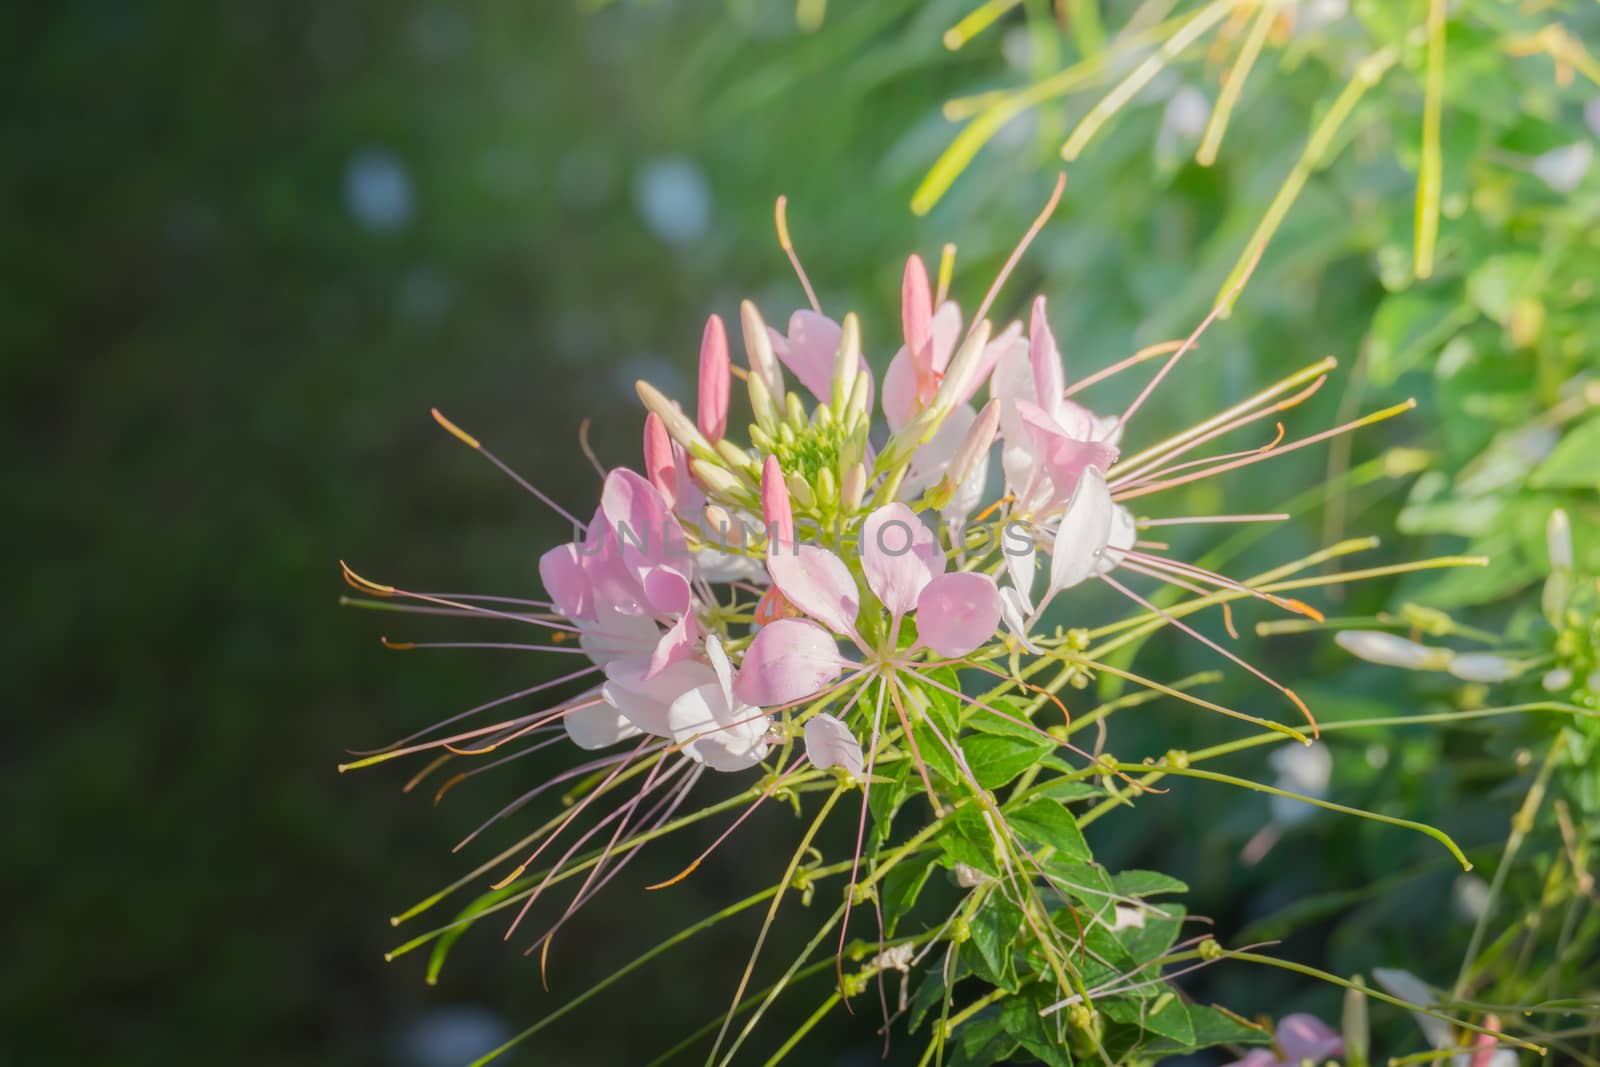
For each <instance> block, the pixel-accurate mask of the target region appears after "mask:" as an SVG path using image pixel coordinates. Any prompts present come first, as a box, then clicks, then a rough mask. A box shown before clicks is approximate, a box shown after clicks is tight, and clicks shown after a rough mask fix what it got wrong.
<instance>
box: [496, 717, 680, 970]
mask: <svg viewBox="0 0 1600 1067" xmlns="http://www.w3.org/2000/svg"><path fill="white" fill-rule="evenodd" d="M650 740H651V738H650V737H648V736H646V737H643V738H641V739H640V741H639V744H638V745H637V746H635V748H634V749H633V751H632V752H629V753H626V754H625V755H624V757H623V758H622V759H620V760H618V761H617V765H616V766H615V767H613V768H612V769H611V770H610V771H609V772H607V774H606V776H605V778H604V779H602V780H601V782H600V788H596V789H594V790H592V791H590V792H589V794H588V795H586V796H585V797H584V798H583V799H582V800H580V801H578V802H577V803H576V804H574V805H573V806H572V810H571V811H570V812H568V813H567V815H566V818H564V819H562V820H561V823H560V824H559V825H558V826H557V827H556V828H555V830H554V831H553V832H552V833H551V834H550V836H549V837H547V838H545V839H544V840H543V841H541V842H540V843H539V846H538V847H537V848H535V849H534V850H533V853H532V855H530V856H529V857H528V858H527V859H525V860H523V861H522V862H521V863H519V864H517V866H516V867H514V868H512V870H511V873H510V874H508V875H506V876H505V877H504V878H501V879H500V880H499V881H497V882H491V883H489V888H490V889H495V890H499V889H504V888H505V887H506V886H508V885H510V884H511V883H512V882H515V881H516V880H517V879H518V878H521V877H522V873H523V872H524V871H526V870H527V869H528V868H529V867H530V866H531V865H532V864H533V861H534V860H536V859H538V858H539V856H540V855H541V854H542V853H543V852H544V850H545V849H547V848H549V847H550V846H551V845H552V844H554V843H555V842H556V841H557V840H559V839H560V837H561V835H562V834H563V833H564V832H565V831H566V829H567V827H569V826H571V825H572V824H573V822H574V821H575V820H576V819H577V818H578V816H580V815H582V814H583V813H584V811H585V810H586V809H587V808H588V807H589V805H590V804H593V803H594V802H595V801H596V800H597V799H599V798H600V797H601V796H603V795H604V794H605V788H604V787H606V786H608V785H610V784H611V783H612V782H613V781H615V780H616V777H617V775H619V774H621V773H622V772H623V770H624V769H625V768H626V767H627V766H628V764H629V763H630V762H632V760H633V759H635V758H637V757H638V756H639V755H641V754H642V753H643V752H644V750H645V747H646V746H647V745H648V744H649V743H650ZM528 903H531V898H530V900H529V902H528ZM528 903H524V904H523V906H522V910H521V911H519V912H517V917H516V918H515V919H514V920H512V923H511V926H510V928H508V929H507V930H506V934H505V936H506V937H507V938H508V939H509V938H510V937H511V935H512V934H513V933H515V932H516V930H517V926H518V924H519V923H521V922H522V918H523V916H525V915H527V914H528Z"/></svg>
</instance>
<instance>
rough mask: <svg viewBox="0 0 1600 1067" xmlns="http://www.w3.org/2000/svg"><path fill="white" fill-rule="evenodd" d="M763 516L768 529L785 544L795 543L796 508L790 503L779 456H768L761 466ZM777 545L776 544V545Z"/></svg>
mask: <svg viewBox="0 0 1600 1067" xmlns="http://www.w3.org/2000/svg"><path fill="white" fill-rule="evenodd" d="M761 517H762V518H763V519H764V520H766V524H767V529H768V530H769V531H774V532H776V534H777V537H778V540H779V541H780V542H782V543H783V544H788V545H793V544H794V509H793V507H792V506H791V505H790V503H789V487H788V486H787V485H785V484H784V480H783V468H782V467H780V466H778V457H777V456H768V457H767V459H766V462H765V463H764V464H763V465H762V467H761ZM774 547H776V546H774Z"/></svg>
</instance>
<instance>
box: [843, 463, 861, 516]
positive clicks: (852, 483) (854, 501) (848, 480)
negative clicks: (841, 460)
mask: <svg viewBox="0 0 1600 1067" xmlns="http://www.w3.org/2000/svg"><path fill="white" fill-rule="evenodd" d="M866 495H867V468H866V466H865V464H861V463H857V464H855V465H854V466H853V467H851V468H850V469H849V470H847V471H845V474H844V480H843V482H842V483H841V484H840V486H839V504H840V506H841V507H842V508H843V509H844V510H845V512H846V513H853V512H855V511H858V510H860V508H861V501H862V499H863V498H864V497H865V496H866Z"/></svg>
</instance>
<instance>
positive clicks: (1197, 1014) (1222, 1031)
mask: <svg viewBox="0 0 1600 1067" xmlns="http://www.w3.org/2000/svg"><path fill="white" fill-rule="evenodd" d="M1189 1022H1190V1023H1191V1024H1192V1025H1193V1026H1194V1045H1193V1047H1194V1048H1197V1049H1202V1048H1210V1047H1211V1046H1212V1045H1265V1044H1266V1043H1267V1042H1268V1041H1270V1040H1272V1035H1271V1034H1269V1033H1267V1032H1266V1031H1264V1030H1258V1029H1257V1028H1255V1027H1253V1026H1246V1025H1245V1024H1244V1023H1241V1022H1239V1021H1238V1020H1236V1019H1231V1018H1229V1017H1228V1016H1226V1015H1224V1014H1223V1013H1222V1012H1220V1011H1218V1010H1217V1009H1216V1008H1213V1007H1211V1006H1210V1005H1208V1004H1191V1005H1189Z"/></svg>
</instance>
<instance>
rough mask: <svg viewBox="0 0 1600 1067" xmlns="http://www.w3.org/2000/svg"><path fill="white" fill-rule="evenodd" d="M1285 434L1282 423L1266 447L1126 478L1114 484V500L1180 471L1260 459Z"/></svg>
mask: <svg viewBox="0 0 1600 1067" xmlns="http://www.w3.org/2000/svg"><path fill="white" fill-rule="evenodd" d="M1283 434H1284V431H1283V423H1281V422H1280V423H1278V432H1277V433H1276V434H1274V435H1273V437H1272V440H1270V441H1268V442H1267V443H1266V444H1264V445H1257V446H1256V447H1255V448H1241V449H1239V450H1238V451H1235V452H1224V453H1222V454H1221V455H1220V456H1202V457H1201V458H1199V459H1191V460H1185V461H1184V462H1182V463H1175V464H1173V465H1172V466H1170V467H1156V468H1154V469H1152V470H1150V471H1149V473H1143V474H1138V475H1134V476H1124V477H1122V478H1119V479H1118V480H1117V481H1116V482H1114V483H1112V485H1111V496H1112V499H1113V500H1115V499H1117V494H1118V493H1120V492H1123V491H1124V490H1127V489H1137V488H1138V487H1139V486H1141V485H1148V484H1150V483H1151V482H1157V481H1161V480H1163V479H1166V478H1170V477H1171V476H1172V475H1174V474H1176V473H1178V472H1179V471H1186V470H1193V469H1194V468H1196V467H1205V466H1208V465H1211V464H1216V463H1226V462H1228V461H1229V460H1234V459H1244V458H1248V457H1255V458H1257V459H1259V458H1261V457H1263V456H1265V455H1266V454H1267V453H1269V452H1271V451H1272V450H1273V449H1275V448H1277V447H1278V445H1279V444H1281V443H1282V442H1283ZM1174 455H1176V453H1174Z"/></svg>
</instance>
